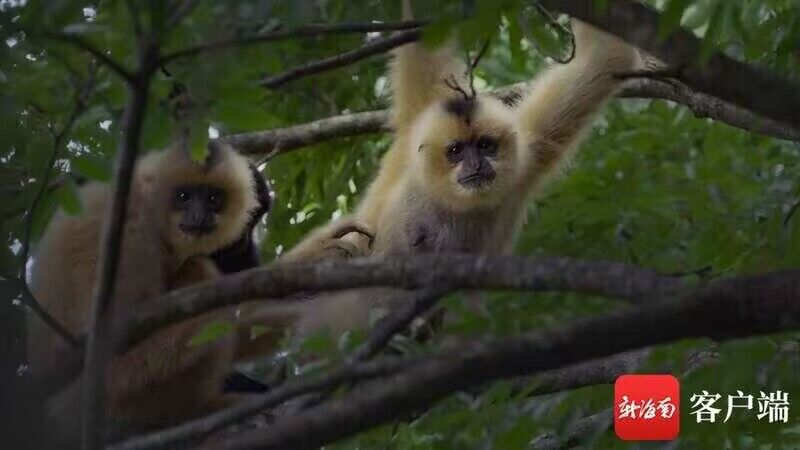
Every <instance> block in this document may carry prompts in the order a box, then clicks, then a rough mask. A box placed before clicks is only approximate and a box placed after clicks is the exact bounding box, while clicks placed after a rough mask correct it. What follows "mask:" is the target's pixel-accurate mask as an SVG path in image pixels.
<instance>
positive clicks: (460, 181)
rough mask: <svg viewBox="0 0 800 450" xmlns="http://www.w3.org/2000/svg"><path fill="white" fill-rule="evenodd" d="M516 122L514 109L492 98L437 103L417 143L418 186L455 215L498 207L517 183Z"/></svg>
mask: <svg viewBox="0 0 800 450" xmlns="http://www.w3.org/2000/svg"><path fill="white" fill-rule="evenodd" d="M514 123H515V122H514V116H513V114H512V112H511V110H510V109H509V108H508V107H506V106H505V105H503V103H502V102H501V101H500V100H498V99H496V98H493V97H489V96H481V95H479V96H473V97H466V96H464V97H458V98H456V97H454V98H450V99H448V100H445V101H444V102H441V103H437V104H434V105H432V106H431V107H430V108H429V109H428V110H426V111H425V112H424V113H423V114H422V115H420V118H419V120H418V121H417V123H416V125H415V129H414V132H413V135H414V137H413V138H412V139H416V141H414V140H412V143H411V144H412V152H413V153H414V156H413V157H412V158H413V160H412V167H413V169H414V170H413V172H412V173H413V176H414V177H415V178H416V181H417V183H418V186H420V187H422V188H423V189H425V190H426V191H427V192H429V193H431V194H433V196H434V198H435V199H438V200H439V203H440V206H442V207H445V208H448V209H450V210H452V211H454V212H463V211H467V210H471V209H475V208H491V207H493V206H496V205H497V204H498V203H499V202H500V201H501V200H502V199H503V198H504V195H505V193H506V192H508V190H509V189H510V188H511V186H512V185H513V182H514V179H513V175H514V173H515V172H514V167H515V166H516V165H517V149H516V146H515V144H516V139H515V132H514ZM413 149H416V151H413ZM414 164H415V166H413V165H414Z"/></svg>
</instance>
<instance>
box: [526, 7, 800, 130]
mask: <svg viewBox="0 0 800 450" xmlns="http://www.w3.org/2000/svg"><path fill="white" fill-rule="evenodd" d="M541 4H542V5H544V6H545V7H547V8H550V9H553V10H556V11H561V12H563V13H566V14H569V15H570V16H572V17H575V18H577V19H580V20H582V21H584V22H587V23H590V24H592V25H595V26H597V27H600V28H602V29H604V30H606V31H608V32H609V33H612V34H614V35H617V36H619V37H621V38H622V39H625V40H626V41H628V42H630V43H632V44H634V45H636V46H637V47H639V48H641V49H643V50H646V51H648V52H650V53H652V54H653V55H655V56H656V57H658V58H659V59H660V60H662V61H663V62H665V63H666V64H667V65H668V66H669V67H681V68H682V70H681V71H680V77H679V79H680V80H681V81H683V82H685V83H686V84H687V85H689V86H690V87H691V88H692V89H694V90H695V91H698V92H702V93H704V94H707V95H711V96H714V97H717V98H719V99H721V100H723V101H726V102H728V103H731V104H733V105H737V106H739V107H742V108H745V109H747V110H749V111H752V112H753V113H755V114H758V115H760V116H762V117H765V118H769V119H773V120H775V121H777V122H780V123H784V124H787V125H792V126H793V127H795V128H796V127H800V114H798V112H797V105H800V85H798V84H796V83H793V82H791V81H789V80H788V79H785V78H782V77H780V76H778V75H776V74H774V73H771V72H769V71H767V70H763V69H761V68H757V67H754V66H752V65H750V64H746V63H743V62H739V61H736V60H734V59H732V58H730V57H728V56H726V55H725V54H723V53H721V52H719V51H715V52H714V53H712V54H711V56H710V57H709V58H708V60H707V61H705V62H702V63H701V62H700V61H699V59H700V58H699V56H700V48H701V46H702V44H701V42H700V40H699V39H698V38H697V37H695V35H694V34H692V33H691V32H689V31H687V30H684V29H682V28H678V29H677V30H675V31H674V32H672V34H670V35H669V37H668V38H667V39H660V38H659V36H658V30H659V19H660V17H659V14H658V13H657V12H655V11H653V10H652V9H650V8H649V7H647V6H645V5H642V4H640V3H638V2H635V1H631V0H609V2H608V6H607V8H606V13H605V14H603V12H602V11H598V8H597V7H596V6H595V2H594V1H593V0H542V1H541Z"/></svg>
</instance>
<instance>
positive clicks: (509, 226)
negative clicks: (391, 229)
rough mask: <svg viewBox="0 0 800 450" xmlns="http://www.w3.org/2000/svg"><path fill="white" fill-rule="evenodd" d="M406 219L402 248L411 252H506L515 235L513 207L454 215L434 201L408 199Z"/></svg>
mask: <svg viewBox="0 0 800 450" xmlns="http://www.w3.org/2000/svg"><path fill="white" fill-rule="evenodd" d="M408 206H409V207H408V209H406V211H407V212H408V213H407V214H406V215H405V217H404V220H403V227H402V229H401V230H398V231H401V232H402V233H403V238H402V241H404V242H403V243H404V245H403V247H404V248H405V249H407V250H406V251H408V252H410V253H412V254H413V253H429V252H464V253H495V254H497V253H505V252H506V251H508V250H509V249H510V244H512V243H513V240H514V236H515V235H516V232H515V231H516V230H515V229H516V228H517V227H516V225H515V220H514V214H513V211H512V210H511V205H508V204H504V205H501V206H499V207H497V208H493V209H491V210H482V211H473V212H469V213H453V212H451V211H448V210H446V209H444V208H441V207H438V206H436V205H435V204H433V203H432V202H423V201H419V199H413V198H411V199H409V205H408Z"/></svg>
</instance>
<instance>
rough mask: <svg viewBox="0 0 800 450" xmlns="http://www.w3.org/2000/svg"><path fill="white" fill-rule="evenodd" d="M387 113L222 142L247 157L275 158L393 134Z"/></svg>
mask: <svg viewBox="0 0 800 450" xmlns="http://www.w3.org/2000/svg"><path fill="white" fill-rule="evenodd" d="M389 130H390V128H389V114H388V112H387V111H368V112H361V113H354V114H344V115H341V116H333V117H328V118H325V119H320V120H316V121H314V122H309V123H306V124H302V125H294V126H291V127H287V128H279V129H274V130H266V131H257V132H253V133H241V134H232V135H229V136H223V137H221V138H219V139H220V140H222V141H224V142H226V143H229V144H231V145H232V146H234V147H235V148H236V149H237V150H239V151H240V152H242V153H243V154H249V155H256V154H257V155H263V156H264V157H265V158H272V157H275V156H277V155H280V154H282V153H285V152H288V151H291V150H295V149H298V148H302V147H305V146H308V145H314V144H318V143H320V142H325V141H327V140H330V139H337V138H342V137H349V136H359V135H363V134H371V133H378V132H382V131H389Z"/></svg>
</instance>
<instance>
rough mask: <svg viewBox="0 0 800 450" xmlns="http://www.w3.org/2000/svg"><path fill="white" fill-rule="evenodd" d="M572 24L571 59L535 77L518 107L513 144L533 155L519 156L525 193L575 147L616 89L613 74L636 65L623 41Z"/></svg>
mask: <svg viewBox="0 0 800 450" xmlns="http://www.w3.org/2000/svg"><path fill="white" fill-rule="evenodd" d="M572 24H573V25H572V29H573V33H574V35H575V57H574V58H573V59H572V61H570V62H569V63H567V64H564V65H556V66H554V67H551V68H550V69H548V70H547V71H545V73H543V74H542V75H541V76H539V77H538V78H537V79H536V80H535V81H534V82H533V85H532V88H531V90H530V92H529V93H528V94H527V95H526V96H525V98H524V99H523V100H522V103H521V104H520V105H519V107H518V108H519V110H518V113H517V120H518V123H517V130H518V133H519V135H518V136H517V139H518V142H519V143H518V146H519V148H520V149H521V150H524V149H526V148H527V149H529V150H530V151H531V152H532V153H533V156H534V157H533V158H528V157H523V161H526V167H525V174H524V175H523V180H522V182H523V183H525V185H526V186H528V190H529V191H530V189H535V188H536V186H538V184H539V183H538V182H539V181H540V179H541V178H542V176H544V175H546V174H548V173H550V172H552V171H553V169H555V168H557V167H558V163H559V162H560V161H562V160H563V159H564V157H565V156H566V155H568V154H569V153H570V151H571V150H572V149H574V148H575V147H576V146H577V143H578V142H579V141H580V139H581V137H582V135H583V134H584V133H585V132H586V131H587V130H588V129H589V126H590V125H591V123H592V119H593V118H594V117H595V115H596V114H597V113H598V112H599V111H600V109H601V108H602V107H603V105H604V104H605V102H606V100H608V99H609V98H611V96H612V95H613V94H614V92H615V91H616V90H617V88H618V87H619V86H620V85H621V80H620V79H617V78H615V77H614V74H615V73H619V72H625V71H630V70H632V69H634V68H635V66H636V65H637V64H638V61H639V57H638V54H637V51H636V49H635V48H634V47H632V46H630V45H629V44H627V43H625V42H624V41H622V40H620V39H618V38H616V37H614V36H612V35H610V34H607V33H605V32H603V31H600V30H599V29H597V28H594V27H592V26H590V25H587V24H584V23H582V22H579V21H577V20H574V19H573V21H572Z"/></svg>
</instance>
